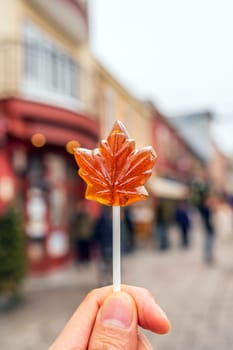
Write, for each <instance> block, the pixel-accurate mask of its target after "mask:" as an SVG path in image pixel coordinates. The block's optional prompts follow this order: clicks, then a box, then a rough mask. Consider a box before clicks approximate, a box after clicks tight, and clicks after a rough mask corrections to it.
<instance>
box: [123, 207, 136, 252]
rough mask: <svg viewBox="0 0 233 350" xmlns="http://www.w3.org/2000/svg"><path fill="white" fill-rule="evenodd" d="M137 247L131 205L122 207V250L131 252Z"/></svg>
mask: <svg viewBox="0 0 233 350" xmlns="http://www.w3.org/2000/svg"><path fill="white" fill-rule="evenodd" d="M134 247H135V235H134V225H133V221H132V216H131V211H130V208H129V207H124V208H121V250H122V253H123V254H124V253H130V252H132V251H133V250H134Z"/></svg>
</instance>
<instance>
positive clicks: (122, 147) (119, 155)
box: [74, 121, 156, 206]
mask: <svg viewBox="0 0 233 350" xmlns="http://www.w3.org/2000/svg"><path fill="white" fill-rule="evenodd" d="M74 156H75V160H76V162H77V164H78V166H79V175H80V177H81V178H82V179H83V180H84V181H85V182H86V183H87V189H86V194H85V197H86V198H87V199H91V200H96V201H98V202H100V203H102V204H105V205H111V206H125V205H128V204H131V203H134V202H137V201H140V200H142V199H145V198H146V197H147V196H148V193H147V191H146V189H145V187H144V184H145V182H146V181H147V180H148V178H149V177H150V175H151V173H152V168H153V166H154V164H155V160H156V154H155V151H154V150H153V148H152V147H144V148H142V149H140V150H136V149H135V141H134V140H133V139H131V138H130V137H129V135H128V133H127V130H126V128H125V127H124V125H123V124H122V123H121V122H120V121H116V122H115V124H114V126H113V128H112V130H111V132H110V134H109V135H108V137H107V140H102V141H100V145H99V148H95V149H94V150H88V149H85V148H76V149H75V150H74Z"/></svg>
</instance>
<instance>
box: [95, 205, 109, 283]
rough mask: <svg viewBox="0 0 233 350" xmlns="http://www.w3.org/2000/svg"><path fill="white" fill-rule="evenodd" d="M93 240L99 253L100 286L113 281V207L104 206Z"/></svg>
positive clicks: (96, 224)
mask: <svg viewBox="0 0 233 350" xmlns="http://www.w3.org/2000/svg"><path fill="white" fill-rule="evenodd" d="M93 233H94V235H93V241H94V243H95V245H96V246H97V250H98V253H99V260H100V261H99V266H98V268H99V286H104V285H107V284H111V283H112V208H111V207H109V206H105V205H104V206H103V207H102V211H101V214H100V216H99V217H98V218H97V220H96V222H95V225H94V230H93Z"/></svg>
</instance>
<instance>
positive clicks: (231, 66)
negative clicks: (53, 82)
mask: <svg viewBox="0 0 233 350" xmlns="http://www.w3.org/2000/svg"><path fill="white" fill-rule="evenodd" d="M89 9H90V44H91V48H92V51H93V53H94V54H95V56H96V57H97V58H98V59H99V60H100V61H101V62H102V63H103V64H104V65H105V66H106V67H107V68H108V69H109V70H110V71H111V72H112V74H113V75H115V77H116V78H117V79H119V80H120V81H121V82H122V83H123V84H124V85H125V86H126V87H127V88H128V89H129V90H130V91H131V92H132V93H133V94H134V95H135V96H137V97H139V98H141V99H151V100H153V101H154V102H155V103H156V104H157V106H158V108H160V110H161V111H162V112H164V113H167V114H169V115H177V114H182V113H185V112H193V111H198V110H201V109H203V108H204V109H209V110H211V111H213V113H214V114H215V117H216V118H217V120H218V122H216V123H215V124H214V127H213V133H214V136H215V137H217V140H218V142H220V144H221V145H222V146H223V149H224V150H225V151H226V152H228V153H229V152H232V154H233V142H232V135H233V39H232V37H233V20H232V16H233V0H90V5H89Z"/></svg>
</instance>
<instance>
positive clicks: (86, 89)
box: [0, 41, 97, 114]
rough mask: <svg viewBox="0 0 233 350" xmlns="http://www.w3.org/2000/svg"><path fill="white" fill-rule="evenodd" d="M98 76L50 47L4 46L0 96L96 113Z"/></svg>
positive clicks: (1, 46) (0, 56)
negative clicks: (27, 99) (21, 98)
mask: <svg viewBox="0 0 233 350" xmlns="http://www.w3.org/2000/svg"><path fill="white" fill-rule="evenodd" d="M95 81H96V80H95V74H94V73H92V72H88V71H87V70H86V69H84V68H83V67H81V65H80V63H79V62H78V61H77V60H75V59H74V58H72V57H70V56H69V55H67V54H66V53H64V52H62V51H60V50H58V49H56V48H55V47H51V46H49V45H47V46H46V44H40V43H33V42H25V43H23V44H19V43H15V42H10V41H7V42H2V43H0V96H10V95H13V96H15V95H21V96H23V97H26V98H29V99H31V100H39V101H41V102H45V103H51V104H55V105H59V106H62V107H66V108H69V109H73V110H79V111H82V112H89V113H91V114H93V113H94V111H95V109H96V108H95V107H96V93H97V88H96V85H95Z"/></svg>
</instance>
